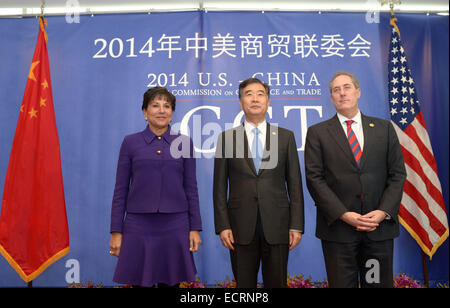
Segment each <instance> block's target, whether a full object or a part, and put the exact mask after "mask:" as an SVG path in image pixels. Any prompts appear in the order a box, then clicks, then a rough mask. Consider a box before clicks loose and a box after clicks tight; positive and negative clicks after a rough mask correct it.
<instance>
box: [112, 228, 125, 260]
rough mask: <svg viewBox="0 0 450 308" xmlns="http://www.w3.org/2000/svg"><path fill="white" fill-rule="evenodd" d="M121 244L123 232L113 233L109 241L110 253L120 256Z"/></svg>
mask: <svg viewBox="0 0 450 308" xmlns="http://www.w3.org/2000/svg"><path fill="white" fill-rule="evenodd" d="M120 246H122V233H119V232H113V233H111V240H110V241H109V249H110V251H109V254H110V255H113V256H116V257H118V256H119V254H120Z"/></svg>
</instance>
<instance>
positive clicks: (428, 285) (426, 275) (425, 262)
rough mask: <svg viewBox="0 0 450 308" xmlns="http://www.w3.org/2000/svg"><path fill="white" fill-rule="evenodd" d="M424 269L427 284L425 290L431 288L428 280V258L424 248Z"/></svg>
mask: <svg viewBox="0 0 450 308" xmlns="http://www.w3.org/2000/svg"><path fill="white" fill-rule="evenodd" d="M420 250H422V267H423V280H424V282H425V288H427V289H428V288H430V282H429V280H428V265H427V256H426V255H425V252H424V251H423V249H422V248H420Z"/></svg>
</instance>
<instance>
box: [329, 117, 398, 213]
mask: <svg viewBox="0 0 450 308" xmlns="http://www.w3.org/2000/svg"><path fill="white" fill-rule="evenodd" d="M337 117H338V119H339V123H341V125H342V128H343V129H344V132H345V135H346V136H347V123H345V121H348V120H353V123H352V130H353V132H354V133H355V135H356V138H357V139H358V142H359V147H360V148H361V152H363V148H364V132H363V127H362V121H361V111H359V110H358V113H357V114H356V115H355V116H354V117H353V118H352V119H348V118H346V117H344V116H343V115H342V114H340V113H339V112H338V113H337ZM384 213H385V214H386V218H385V219H387V220H389V219H391V216H390V215H389V214H388V213H386V212H384Z"/></svg>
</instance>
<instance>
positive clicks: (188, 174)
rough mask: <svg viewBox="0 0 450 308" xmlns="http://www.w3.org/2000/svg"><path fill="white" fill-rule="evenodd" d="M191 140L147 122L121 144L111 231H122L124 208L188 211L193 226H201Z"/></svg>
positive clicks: (194, 227) (194, 228)
mask: <svg viewBox="0 0 450 308" xmlns="http://www.w3.org/2000/svg"><path fill="white" fill-rule="evenodd" d="M193 153H194V148H193V143H192V140H191V139H190V138H189V137H187V136H184V135H181V134H173V135H172V134H171V133H170V126H169V129H168V130H167V132H165V133H164V134H163V135H161V136H156V135H155V134H154V133H153V132H152V131H151V130H150V129H149V127H148V126H147V127H146V128H145V129H144V130H143V131H142V132H140V133H136V134H132V135H128V136H126V137H125V138H124V140H123V142H122V146H121V148H120V154H119V161H118V163H117V174H116V186H115V188H114V197H113V201H112V208H111V232H121V233H122V228H123V221H124V216H125V212H128V213H180V212H188V213H189V223H190V230H201V229H202V222H201V217H200V208H199V202H198V191H197V179H196V170H195V158H194V155H193Z"/></svg>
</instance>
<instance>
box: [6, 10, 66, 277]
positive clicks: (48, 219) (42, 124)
mask: <svg viewBox="0 0 450 308" xmlns="http://www.w3.org/2000/svg"><path fill="white" fill-rule="evenodd" d="M45 26H46V21H45V19H43V18H40V19H39V35H38V40H37V44H36V49H35V51H34V56H33V61H32V64H31V68H30V73H29V75H28V81H27V85H26V89H25V94H24V97H23V101H22V106H21V107H20V115H19V120H18V122H17V127H16V133H15V136H14V141H13V145H12V150H11V156H10V158H9V165H8V171H7V173H6V179H5V186H4V191H3V200H2V208H1V214H0V253H1V254H2V255H3V256H4V257H5V258H6V260H7V261H8V262H9V264H10V265H11V266H12V267H13V268H14V269H15V270H16V271H17V273H18V274H19V276H20V277H21V278H22V279H23V280H24V281H26V282H29V281H31V280H33V279H34V278H36V277H37V276H38V275H40V274H41V273H42V272H43V271H44V270H45V269H46V268H47V267H48V266H49V265H51V264H52V263H53V262H55V261H56V260H58V259H59V258H61V257H63V256H64V255H66V254H67V253H68V252H69V231H68V226H67V216H66V208H65V201H64V189H63V179H62V172H61V158H60V151H59V141H58V133H57V131H56V122H55V111H54V109H53V97H52V87H51V82H50V68H49V62H48V53H47V33H46V32H45Z"/></svg>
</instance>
